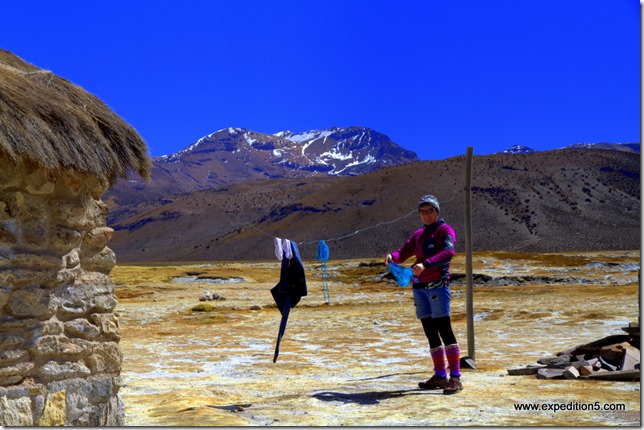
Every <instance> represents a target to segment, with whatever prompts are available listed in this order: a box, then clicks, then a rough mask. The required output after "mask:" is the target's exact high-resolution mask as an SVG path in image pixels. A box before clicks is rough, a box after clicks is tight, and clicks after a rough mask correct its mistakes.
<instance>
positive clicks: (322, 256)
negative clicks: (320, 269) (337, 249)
mask: <svg viewBox="0 0 644 430" xmlns="http://www.w3.org/2000/svg"><path fill="white" fill-rule="evenodd" d="M328 259H329V247H328V246H327V244H326V243H324V241H323V240H321V241H320V242H319V243H318V257H317V260H320V261H327V260H328Z"/></svg>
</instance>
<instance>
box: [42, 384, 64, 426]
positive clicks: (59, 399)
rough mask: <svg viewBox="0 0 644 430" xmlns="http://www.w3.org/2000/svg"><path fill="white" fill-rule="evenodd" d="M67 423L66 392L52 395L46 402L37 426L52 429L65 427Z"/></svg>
mask: <svg viewBox="0 0 644 430" xmlns="http://www.w3.org/2000/svg"><path fill="white" fill-rule="evenodd" d="M66 421H67V405H66V393H65V391H59V392H57V393H50V394H49V395H48V396H47V399H46V401H45V406H44V409H43V412H42V415H41V416H40V418H39V419H38V420H37V421H36V425H37V426H41V427H52V426H64V425H65V424H66Z"/></svg>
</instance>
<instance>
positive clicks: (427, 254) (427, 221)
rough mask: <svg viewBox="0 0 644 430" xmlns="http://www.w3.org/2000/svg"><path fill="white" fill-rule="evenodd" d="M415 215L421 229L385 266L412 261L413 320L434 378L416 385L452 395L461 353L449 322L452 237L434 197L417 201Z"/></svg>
mask: <svg viewBox="0 0 644 430" xmlns="http://www.w3.org/2000/svg"><path fill="white" fill-rule="evenodd" d="M418 213H419V214H420V219H421V220H422V222H423V224H424V227H423V228H421V229H418V230H416V231H415V232H414V234H412V236H411V237H410V238H409V240H407V242H405V244H404V245H403V246H402V247H401V248H400V249H399V250H398V251H395V252H392V253H391V254H387V257H385V264H386V265H387V266H388V265H389V263H391V262H393V263H396V264H402V263H404V262H405V261H406V260H407V259H408V258H410V257H412V256H415V257H416V261H415V262H414V265H413V266H412V272H413V274H414V278H412V279H413V282H414V283H413V292H414V304H415V305H416V317H417V318H418V319H419V320H420V322H421V323H422V325H423V330H424V331H425V335H426V336H427V340H428V341H429V348H430V353H431V357H432V361H433V363H434V375H433V376H432V377H431V378H430V379H428V380H427V381H422V382H419V383H418V386H419V387H420V388H424V389H428V390H436V389H441V388H442V389H443V394H455V393H457V392H459V391H460V390H462V389H463V384H461V381H460V378H461V372H460V367H461V366H460V360H461V350H460V348H459V346H458V343H457V342H456V337H455V336H454V332H453V331H452V322H451V319H450V290H449V266H450V263H451V261H452V257H453V256H454V244H455V243H456V234H455V233H454V229H453V228H452V227H450V226H449V225H448V224H447V223H445V220H443V219H442V218H439V215H440V204H439V203H438V199H437V198H436V197H434V196H432V195H425V196H423V197H421V198H420V201H419V202H418ZM448 364H449V376H450V377H449V380H448V379H447V365H448Z"/></svg>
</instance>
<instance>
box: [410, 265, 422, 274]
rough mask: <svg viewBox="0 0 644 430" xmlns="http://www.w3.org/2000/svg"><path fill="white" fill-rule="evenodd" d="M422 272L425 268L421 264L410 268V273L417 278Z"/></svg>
mask: <svg viewBox="0 0 644 430" xmlns="http://www.w3.org/2000/svg"><path fill="white" fill-rule="evenodd" d="M423 270H425V266H423V263H418V264H414V265H413V266H412V267H411V271H412V273H413V274H414V275H415V276H419V275H420V274H421V273H422V271H423Z"/></svg>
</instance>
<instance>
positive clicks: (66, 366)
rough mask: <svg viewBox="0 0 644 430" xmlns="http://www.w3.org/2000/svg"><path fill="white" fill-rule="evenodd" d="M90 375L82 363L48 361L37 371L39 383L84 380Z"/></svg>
mask: <svg viewBox="0 0 644 430" xmlns="http://www.w3.org/2000/svg"><path fill="white" fill-rule="evenodd" d="M90 374H91V372H90V370H89V369H88V368H87V366H85V364H83V363H82V362H69V361H67V362H64V363H58V362H56V361H48V362H47V363H45V364H44V365H43V366H42V367H40V369H38V371H37V375H34V376H38V377H39V378H40V380H41V381H48V382H49V381H60V380H63V379H72V378H86V377H88V376H89V375H90Z"/></svg>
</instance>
